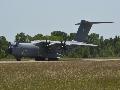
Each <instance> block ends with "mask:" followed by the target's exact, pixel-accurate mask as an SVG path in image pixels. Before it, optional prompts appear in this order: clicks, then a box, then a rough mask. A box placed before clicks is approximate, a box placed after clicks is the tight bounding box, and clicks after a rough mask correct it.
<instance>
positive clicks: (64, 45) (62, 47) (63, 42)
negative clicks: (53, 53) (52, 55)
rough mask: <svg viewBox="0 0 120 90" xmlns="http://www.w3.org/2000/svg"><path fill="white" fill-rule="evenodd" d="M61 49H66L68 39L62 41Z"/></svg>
mask: <svg viewBox="0 0 120 90" xmlns="http://www.w3.org/2000/svg"><path fill="white" fill-rule="evenodd" d="M61 49H62V50H66V40H65V41H61Z"/></svg>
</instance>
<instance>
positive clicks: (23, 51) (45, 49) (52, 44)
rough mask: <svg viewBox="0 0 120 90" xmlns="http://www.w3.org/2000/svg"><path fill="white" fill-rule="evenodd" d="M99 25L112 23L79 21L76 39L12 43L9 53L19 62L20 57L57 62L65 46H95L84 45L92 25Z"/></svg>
mask: <svg viewBox="0 0 120 90" xmlns="http://www.w3.org/2000/svg"><path fill="white" fill-rule="evenodd" d="M100 23H113V22H89V21H86V20H81V22H80V23H77V24H75V25H79V28H78V31H77V34H76V37H75V39H74V40H72V41H51V40H38V41H31V43H18V42H16V43H14V44H11V43H10V44H9V49H8V51H9V53H10V54H12V55H13V56H15V57H16V59H17V61H21V58H22V57H30V58H35V60H36V61H39V60H46V59H47V60H58V59H59V58H60V55H61V53H60V52H59V51H60V50H61V49H63V50H65V48H66V47H67V46H71V45H75V46H79V45H81V46H93V47H94V46H97V45H94V44H87V43H85V42H86V40H87V38H88V33H89V31H90V29H91V27H92V25H93V24H100Z"/></svg>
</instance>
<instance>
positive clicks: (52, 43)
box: [50, 41, 98, 47]
mask: <svg viewBox="0 0 120 90" xmlns="http://www.w3.org/2000/svg"><path fill="white" fill-rule="evenodd" d="M54 44H61V42H60V41H51V43H50V45H54ZM65 44H66V45H68V46H70V45H77V46H93V47H95V46H98V45H94V44H87V43H83V42H78V41H66V42H65Z"/></svg>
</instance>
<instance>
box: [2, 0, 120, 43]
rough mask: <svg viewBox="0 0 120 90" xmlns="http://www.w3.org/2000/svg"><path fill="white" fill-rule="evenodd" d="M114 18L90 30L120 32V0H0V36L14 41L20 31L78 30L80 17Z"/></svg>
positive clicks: (108, 34) (107, 35)
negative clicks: (109, 22) (77, 24)
mask: <svg viewBox="0 0 120 90" xmlns="http://www.w3.org/2000/svg"><path fill="white" fill-rule="evenodd" d="M84 19H85V20H88V21H113V22H115V23H113V24H99V25H93V27H92V29H91V31H90V33H97V34H99V35H100V36H103V37H104V38H111V37H112V38H114V36H116V35H117V36H120V27H119V26H120V0H0V36H5V37H6V38H7V40H8V41H14V39H15V35H16V34H17V33H20V32H24V33H25V34H29V35H31V36H34V35H36V34H38V33H41V34H44V35H50V33H51V32H52V31H64V32H66V33H75V32H77V29H78V26H75V24H76V23H79V22H80V21H81V20H84Z"/></svg>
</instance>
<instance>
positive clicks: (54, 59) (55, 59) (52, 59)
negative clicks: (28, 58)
mask: <svg viewBox="0 0 120 90" xmlns="http://www.w3.org/2000/svg"><path fill="white" fill-rule="evenodd" d="M58 60H59V59H58V58H48V61H58Z"/></svg>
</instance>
